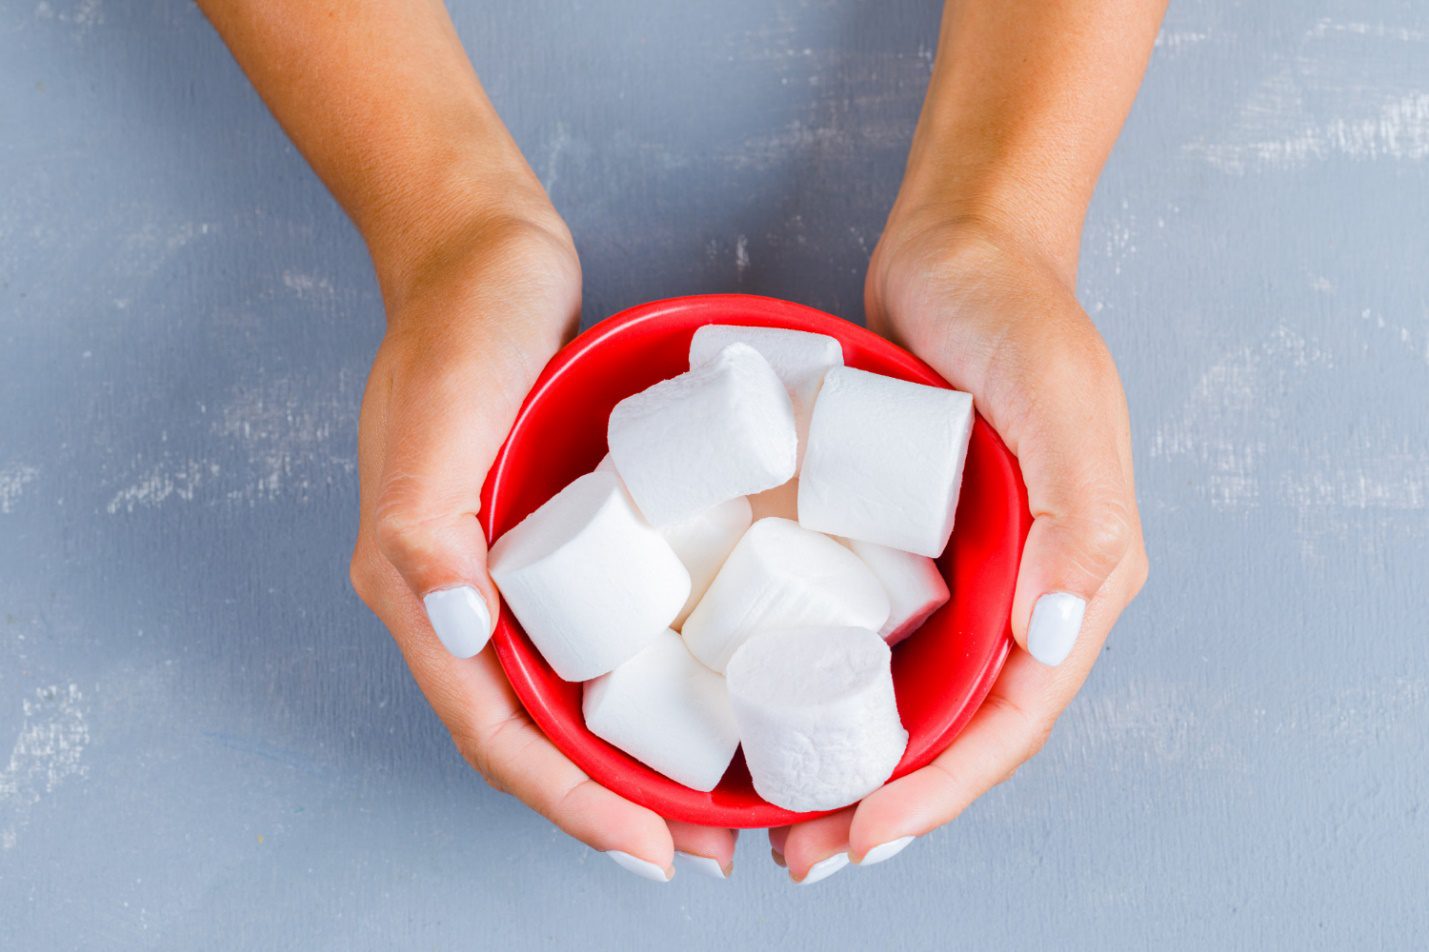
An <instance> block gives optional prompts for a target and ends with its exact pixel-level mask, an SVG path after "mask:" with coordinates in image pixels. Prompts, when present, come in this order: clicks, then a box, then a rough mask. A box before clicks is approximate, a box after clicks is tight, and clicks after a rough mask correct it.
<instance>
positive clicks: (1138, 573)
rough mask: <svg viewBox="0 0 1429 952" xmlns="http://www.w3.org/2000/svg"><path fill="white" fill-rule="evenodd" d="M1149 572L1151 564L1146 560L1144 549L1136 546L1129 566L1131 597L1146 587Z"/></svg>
mask: <svg viewBox="0 0 1429 952" xmlns="http://www.w3.org/2000/svg"><path fill="white" fill-rule="evenodd" d="M1150 574H1151V564H1150V563H1149V562H1148V561H1147V558H1146V550H1145V549H1143V548H1138V549H1137V552H1136V555H1135V556H1134V559H1133V562H1132V566H1131V597H1132V598H1135V597H1136V596H1137V595H1139V594H1140V593H1141V590H1142V589H1143V588H1145V587H1146V580H1147V578H1148V577H1149V576H1150Z"/></svg>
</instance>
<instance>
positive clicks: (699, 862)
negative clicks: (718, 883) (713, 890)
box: [675, 850, 734, 879]
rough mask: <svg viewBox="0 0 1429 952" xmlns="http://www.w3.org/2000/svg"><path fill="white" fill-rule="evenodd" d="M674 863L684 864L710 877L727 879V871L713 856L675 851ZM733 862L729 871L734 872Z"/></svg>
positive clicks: (677, 864)
mask: <svg viewBox="0 0 1429 952" xmlns="http://www.w3.org/2000/svg"><path fill="white" fill-rule="evenodd" d="M675 865H676V866H685V867H688V868H689V869H692V870H694V871H695V872H697V873H700V874H701V875H704V876H709V877H710V878H712V879H728V878H729V873H726V872H725V871H724V867H722V866H720V864H719V860H717V859H715V858H714V857H713V856H696V855H695V854H694V853H683V852H680V851H679V850H676V851H675ZM733 867H734V864H733V863H731V864H730V872H731V873H732V872H734V868H733Z"/></svg>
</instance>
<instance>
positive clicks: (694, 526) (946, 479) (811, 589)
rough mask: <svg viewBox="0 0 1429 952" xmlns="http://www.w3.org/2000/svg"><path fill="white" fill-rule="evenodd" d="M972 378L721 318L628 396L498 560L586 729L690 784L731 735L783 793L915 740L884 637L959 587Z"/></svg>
mask: <svg viewBox="0 0 1429 952" xmlns="http://www.w3.org/2000/svg"><path fill="white" fill-rule="evenodd" d="M972 420H973V409H972V398H971V397H969V396H968V395H967V394H965V393H959V392H957V391H954V390H945V389H941V388H936V387H929V386H924V385H921V384H916V383H909V382H907V381H903V380H898V379H895V378H892V377H886V376H882V375H879V374H873V373H868V372H866V371H862V370H856V369H853V368H850V367H845V366H844V363H843V350H842V348H841V347H840V345H839V343H838V341H836V340H834V339H833V338H832V337H827V336H824V335H821V334H808V333H804V332H801V331H792V330H784V329H778V328H761V327H735V326H725V325H710V326H706V327H702V328H700V329H699V331H697V332H696V333H695V336H694V339H693V341H692V343H691V346H690V370H689V371H688V372H687V373H683V374H680V375H679V376H677V377H674V378H671V379H669V380H664V381H661V382H660V383H657V384H655V385H654V386H652V387H650V388H649V389H647V390H644V391H642V392H640V393H637V394H635V395H634V396H632V397H629V398H627V399H625V400H623V401H621V402H620V403H619V404H618V405H617V406H616V407H615V409H614V411H613V412H612V413H611V415H610V425H609V430H608V434H607V439H608V444H609V447H610V453H609V455H608V456H606V458H605V459H604V460H602V461H601V463H600V465H599V466H598V467H596V469H595V471H594V472H591V473H588V474H586V475H584V476H581V477H579V478H578V479H576V480H575V481H574V482H572V483H571V484H570V485H568V486H566V488H564V489H562V490H561V491H560V492H559V493H557V494H556V495H555V496H554V497H552V498H551V499H550V500H549V501H548V502H547V503H545V505H543V506H541V507H540V508H539V509H537V510H536V511H535V512H533V513H531V515H529V516H528V517H526V519H525V520H523V521H522V522H521V523H520V524H518V525H517V526H515V527H514V528H512V529H511V530H510V531H509V532H507V533H505V534H504V535H503V536H502V537H501V538H500V539H499V540H497V542H496V544H495V545H494V546H493V548H492V550H491V558H490V569H491V577H492V578H493V579H494V580H495V581H496V584H497V587H498V588H499V589H500V590H501V593H502V596H503V597H504V598H505V600H506V603H507V605H509V606H510V608H511V611H512V612H513V613H514V614H515V616H516V618H517V619H518V620H519V621H520V622H521V625H522V627H524V628H525V630H526V634H527V635H528V636H529V637H530V639H531V641H532V643H533V644H534V645H535V646H536V648H537V649H538V650H539V651H540V652H541V654H542V655H543V656H544V657H545V659H546V661H547V663H549V664H550V666H551V668H552V669H553V670H554V671H555V672H556V674H558V675H559V676H560V677H561V678H563V679H565V680H567V681H584V682H585V686H584V695H583V703H582V709H583V712H584V715H585V722H586V726H587V727H588V728H589V729H590V730H591V731H592V732H593V733H594V734H596V735H597V736H598V737H600V738H602V739H604V740H605V741H607V742H608V743H610V744H613V745H614V746H616V747H618V748H620V749H621V750H623V751H625V752H626V753H628V754H629V755H630V756H632V757H634V758H636V759H637V760H639V761H641V762H643V763H645V764H647V765H648V766H650V767H651V768H653V769H655V770H657V771H659V772H660V773H662V774H664V775H665V776H667V777H670V778H671V779H673V780H675V781H677V782H679V783H682V784H684V785H686V786H688V787H691V788H693V789H695V790H705V791H707V790H712V789H714V787H715V786H716V785H717V784H718V783H719V781H720V778H721V777H722V776H723V774H724V772H725V770H726V768H727V767H728V766H729V763H730V761H731V760H732V759H733V757H734V754H735V749H736V748H737V747H739V746H740V745H741V744H742V745H743V748H744V756H745V761H746V762H747V764H748V766H749V772H750V775H751V777H752V779H753V781H754V788H755V790H756V791H757V792H758V793H759V795H760V796H761V797H763V798H764V799H765V800H767V801H769V802H770V803H773V804H776V805H778V806H781V807H785V808H787V809H789V810H796V811H807V810H828V809H834V808H836V807H841V806H845V805H847V804H849V803H853V802H855V801H857V800H859V799H861V798H863V797H864V796H866V795H867V794H869V793H870V792H872V791H873V790H875V789H877V788H878V787H879V786H881V785H882V784H883V783H884V782H885V781H886V780H887V779H888V777H889V776H890V775H891V774H892V772H893V769H894V768H895V767H896V766H897V764H898V761H899V760H900V759H901V758H902V756H903V752H904V749H905V748H906V746H907V743H908V733H907V731H906V730H904V728H903V724H902V722H901V721H900V719H899V716H898V706H897V703H896V701H895V699H894V692H893V678H892V674H891V670H890V660H891V655H890V651H889V649H890V647H891V646H892V645H893V644H896V643H897V642H898V641H900V640H901V639H903V638H905V637H907V636H908V635H909V634H910V633H912V632H913V631H914V630H915V629H916V628H917V627H918V626H919V625H921V624H922V622H923V621H924V620H925V619H926V618H927V617H928V616H929V615H931V614H932V613H933V612H934V611H936V610H937V609H938V607H939V606H941V605H942V604H943V603H944V602H946V601H947V600H948V594H949V593H948V588H947V585H946V583H945V582H944V581H943V577H942V575H941V573H940V572H939V570H938V568H937V566H936V565H935V564H934V563H933V558H935V557H937V556H938V555H940V554H941V553H942V551H943V549H944V547H945V546H946V545H947V543H948V538H949V535H950V534H951V533H952V528H953V514H954V512H955V510H956V508H957V499H958V489H959V486H960V484H961V482H962V471H963V461H964V459H965V457H966V454H967V446H968V438H969V435H970V433H971V429H972Z"/></svg>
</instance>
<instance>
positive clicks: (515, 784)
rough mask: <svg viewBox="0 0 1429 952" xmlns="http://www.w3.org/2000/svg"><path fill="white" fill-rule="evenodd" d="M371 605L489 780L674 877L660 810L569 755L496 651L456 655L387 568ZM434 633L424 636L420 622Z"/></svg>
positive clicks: (650, 870)
mask: <svg viewBox="0 0 1429 952" xmlns="http://www.w3.org/2000/svg"><path fill="white" fill-rule="evenodd" d="M386 573H387V581H386V584H385V586H384V595H383V596H382V597H379V598H376V599H374V600H373V602H374V605H373V607H374V610H375V611H376V612H377V614H378V616H379V617H380V618H381V619H382V621H383V622H384V623H385V624H386V625H387V626H388V628H389V629H391V630H392V631H393V632H394V634H397V638H396V641H397V644H398V645H399V647H400V648H401V649H402V653H403V656H404V657H405V659H406V661H407V665H408V667H409V668H410V669H411V671H412V675H413V677H414V678H415V679H416V681H417V684H418V686H419V687H420V688H421V689H422V692H423V694H425V695H426V696H427V699H428V700H429V701H430V702H431V704H432V708H433V710H435V711H436V713H437V715H438V716H439V717H440V718H441V719H442V721H443V723H444V724H445V725H446V726H447V729H448V730H449V731H450V732H451V735H452V738H453V740H454V741H455V743H456V745H457V748H458V749H459V750H460V751H461V753H462V755H463V756H464V757H465V758H466V759H467V760H468V762H470V763H471V765H472V766H473V767H475V768H476V770H477V771H479V772H480V773H481V774H482V776H483V777H485V778H486V779H487V780H488V782H490V783H491V785H492V786H494V787H496V788H497V789H498V790H501V791H503V792H506V793H510V794H512V795H513V796H515V797H517V798H518V799H520V800H521V801H522V802H523V803H525V804H527V805H528V806H530V807H531V808H532V809H534V810H536V811H537V812H538V813H540V814H541V815H542V816H544V817H546V818H547V819H549V820H550V821H551V822H552V823H554V824H555V825H556V826H557V827H559V828H560V829H562V830H564V831H565V832H566V833H568V834H570V835H571V836H573V837H575V838H576V839H578V840H580V841H581V842H583V843H585V844H587V845H588V846H590V847H591V848H593V849H596V850H598V851H600V852H602V853H606V854H607V855H609V856H610V857H611V858H612V859H613V860H615V861H616V862H617V863H619V864H620V865H621V866H623V867H624V868H626V869H629V870H631V871H632V872H636V873H637V874H639V875H642V876H646V877H647V878H651V879H656V880H662V881H663V880H667V879H669V878H670V877H672V876H673V875H674V866H673V862H674V841H673V838H672V836H671V832H670V828H669V827H668V826H667V825H666V823H665V821H664V820H663V819H662V818H661V817H660V816H659V815H658V814H656V813H655V812H653V811H651V810H648V809H646V808H644V807H641V806H638V805H636V804H634V803H631V802H630V801H628V800H626V799H624V798H623V797H620V796H618V795H617V794H615V793H612V792H611V791H610V790H607V789H606V788H605V787H602V786H601V785H600V784H598V783H596V782H595V781H593V780H592V779H591V778H590V777H588V776H587V775H586V774H585V772H584V771H582V770H581V769H580V768H579V767H577V766H576V765H575V764H573V763H572V762H571V761H570V760H569V759H568V758H567V757H566V756H565V755H564V754H562V753H561V752H560V751H559V750H558V749H557V748H556V747H555V745H553V744H552V743H551V742H550V741H549V740H548V739H547V738H546V736H545V734H543V733H542V732H541V730H540V729H539V728H538V727H537V726H536V725H535V724H534V723H533V722H532V721H531V720H530V718H529V716H528V715H527V714H526V712H525V710H524V709H523V708H522V707H521V704H520V701H519V700H518V699H517V697H516V696H515V694H514V692H513V691H512V689H511V686H510V684H509V683H508V682H507V680H506V677H505V675H504V674H503V673H502V671H501V668H500V664H499V662H498V661H497V660H496V658H495V656H494V655H492V654H491V653H490V652H486V653H483V654H481V655H479V656H477V657H476V658H475V659H474V660H468V661H462V660H458V659H456V658H454V657H452V655H451V654H450V653H448V652H447V651H445V650H444V649H443V648H442V647H441V646H440V645H439V644H438V642H437V640H436V639H435V638H434V637H431V635H430V629H429V628H427V625H428V623H427V618H426V613H425V612H424V610H423V608H422V606H421V603H420V602H418V601H417V599H416V597H415V596H413V595H412V594H411V592H410V591H408V590H407V588H406V584H405V582H404V581H403V580H402V579H401V578H400V576H398V575H397V573H396V571H395V570H394V569H392V568H391V567H390V566H389V567H388V568H387V569H386ZM423 628H426V629H427V634H426V635H425V636H419V634H418V633H419V632H420V630H421V629H423Z"/></svg>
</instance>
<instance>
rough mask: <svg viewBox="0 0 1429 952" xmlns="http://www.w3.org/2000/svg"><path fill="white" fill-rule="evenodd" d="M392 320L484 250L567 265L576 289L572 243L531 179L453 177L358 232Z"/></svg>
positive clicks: (456, 173) (454, 173)
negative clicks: (518, 252)
mask: <svg viewBox="0 0 1429 952" xmlns="http://www.w3.org/2000/svg"><path fill="white" fill-rule="evenodd" d="M362 234H363V238H364V240H365V241H366V243H367V247H368V251H369V253H370V254H371V256H372V261H373V267H374V270H375V271H376V274H377V280H378V284H379V286H380V287H381V289H382V296H383V299H384V301H385V302H386V303H387V308H388V311H389V313H392V312H395V311H399V310H401V309H402V304H403V302H405V301H407V300H409V299H411V298H412V297H413V296H415V295H417V294H418V293H420V291H421V289H422V288H423V287H425V286H429V285H431V284H432V283H434V281H437V280H439V279H441V278H442V276H443V275H445V274H446V273H447V272H448V271H450V270H451V269H452V268H453V267H461V266H463V263H464V262H467V261H469V260H470V259H471V258H472V256H474V255H478V256H479V255H481V254H482V253H483V250H484V249H492V248H495V247H497V246H502V245H506V246H510V245H513V244H514V245H516V246H518V247H519V248H521V249H522V254H523V256H524V255H527V254H529V255H532V256H537V257H541V256H544V257H550V258H553V259H569V262H570V265H571V266H573V267H574V269H575V271H576V282H577V283H579V264H578V263H577V260H576V251H575V243H574V241H573V240H572V238H571V234H570V230H569V229H568V228H567V227H566V223H565V221H564V220H563V219H562V218H561V216H560V214H559V213H558V212H557V211H556V209H555V207H554V206H553V205H552V204H551V202H550V200H549V199H548V198H547V197H546V193H545V191H544V190H543V189H542V188H541V185H540V183H539V181H537V180H536V178H535V176H534V175H532V174H530V173H529V170H527V171H526V174H525V175H521V174H508V175H504V176H491V175H490V174H482V175H477V174H469V173H465V172H462V171H456V170H454V171H452V172H451V173H449V174H448V176H447V180H446V181H445V182H444V183H442V185H441V186H440V187H438V188H431V189H426V190H424V191H423V193H422V195H421V197H420V199H419V200H415V201H413V202H411V203H404V206H403V207H402V208H401V209H400V210H393V212H392V213H391V214H387V215H383V216H378V217H376V218H374V219H373V220H372V221H371V222H370V223H369V224H368V225H367V227H364V228H362Z"/></svg>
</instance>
